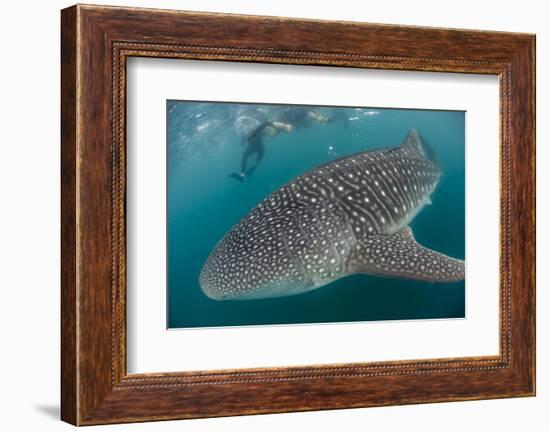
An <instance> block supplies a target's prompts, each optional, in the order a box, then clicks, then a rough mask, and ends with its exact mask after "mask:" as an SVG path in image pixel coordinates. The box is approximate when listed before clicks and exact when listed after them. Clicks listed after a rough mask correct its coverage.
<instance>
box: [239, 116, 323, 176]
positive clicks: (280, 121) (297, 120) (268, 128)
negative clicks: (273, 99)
mask: <svg viewBox="0 0 550 431" xmlns="http://www.w3.org/2000/svg"><path fill="white" fill-rule="evenodd" d="M309 120H313V121H315V122H317V123H328V122H329V121H330V118H329V117H326V116H324V115H323V114H321V113H319V112H317V111H315V110H309V109H307V108H302V107H298V108H295V107H292V108H288V109H286V110H284V111H283V112H282V113H281V115H279V116H278V118H277V120H276V121H265V122H263V123H261V124H260V125H259V126H258V127H256V128H255V129H253V130H252V131H251V132H250V133H249V134H248V136H246V138H244V139H243V144H244V145H246V148H245V149H244V151H243V154H242V157H241V171H240V173H238V174H236V173H232V174H230V175H229V176H230V177H231V178H234V179H236V180H239V181H243V180H244V179H245V178H246V177H248V176H250V175H252V173H253V172H254V171H255V170H256V168H257V167H258V165H259V163H260V161H261V160H262V159H263V157H264V154H265V143H264V140H263V138H264V137H265V136H268V137H271V138H272V137H274V136H275V135H277V134H278V133H279V131H285V132H287V133H290V132H292V131H293V130H295V129H300V128H303V127H307V122H308V121H309ZM253 155H256V163H255V165H254V166H252V167H251V168H247V164H248V158H249V157H251V156H253Z"/></svg>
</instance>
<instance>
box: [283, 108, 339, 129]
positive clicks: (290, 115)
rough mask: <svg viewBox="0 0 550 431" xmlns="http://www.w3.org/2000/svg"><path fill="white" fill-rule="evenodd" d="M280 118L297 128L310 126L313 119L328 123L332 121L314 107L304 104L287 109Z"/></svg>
mask: <svg viewBox="0 0 550 431" xmlns="http://www.w3.org/2000/svg"><path fill="white" fill-rule="evenodd" d="M278 119H279V121H282V122H284V123H287V124H291V125H292V126H293V127H294V128H296V129H302V128H305V127H308V126H309V122H310V121H311V120H312V121H315V122H317V123H328V122H329V121H330V117H327V116H325V115H323V114H321V113H320V112H318V111H316V110H314V109H309V108H306V107H302V106H297V107H291V108H287V109H285V110H284V111H283V112H282V114H281V115H280V116H279V117H278Z"/></svg>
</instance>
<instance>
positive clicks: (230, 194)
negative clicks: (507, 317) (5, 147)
mask: <svg viewBox="0 0 550 431" xmlns="http://www.w3.org/2000/svg"><path fill="white" fill-rule="evenodd" d="M284 109H287V106H285V105H278V106H277V105H251V104H235V103H227V104H225V103H198V102H185V101H168V102H167V119H168V120H167V146H168V151H167V154H168V161H167V163H168V178H167V187H168V198H167V223H168V229H167V252H168V259H167V265H168V267H167V285H168V286H167V289H168V295H167V298H168V300H167V309H168V322H167V326H168V328H192V327H219V326H235V325H239V326H241V325H263V324H292V323H321V322H323V323H328V322H352V321H373V320H404V319H431V318H462V317H465V284H464V281H461V282H453V283H434V282H424V281H414V280H403V279H392V278H381V277H375V276H369V275H363V274H361V275H353V276H349V277H344V278H342V279H339V280H337V281H335V282H333V283H331V284H329V285H327V286H325V287H322V288H319V289H316V290H313V291H311V292H308V293H305V294H302V295H296V296H289V297H281V298H273V299H258V300H249V301H214V300H212V299H209V298H208V297H207V296H206V295H205V294H204V293H203V292H202V291H201V289H200V286H199V273H200V271H201V268H202V266H203V264H204V262H205V261H206V259H207V257H208V255H209V254H210V252H211V251H212V249H213V248H214V247H215V245H216V244H217V242H218V241H219V240H220V239H221V238H222V237H223V235H224V234H225V233H226V232H227V231H229V230H230V229H231V227H232V226H233V225H235V224H236V223H237V222H238V221H239V220H240V219H241V218H242V217H244V216H245V215H246V214H247V213H248V211H250V210H251V209H252V208H253V207H255V206H256V205H257V204H258V203H259V202H260V201H261V200H262V199H264V198H265V197H266V196H267V195H268V194H270V193H271V192H273V191H274V190H276V189H277V188H278V187H280V186H281V185H283V184H285V183H286V182H288V181H290V180H292V179H293V178H294V177H296V176H298V175H300V174H302V173H304V172H306V171H308V170H310V169H313V168H315V167H316V166H318V165H321V164H323V163H326V162H329V161H331V160H334V159H336V158H339V157H342V156H346V155H350V154H353V153H356V152H360V151H368V150H373V149H378V148H391V147H395V146H397V145H399V144H400V143H401V142H402V140H403V139H404V138H405V136H406V134H407V133H408V131H409V130H410V129H412V128H415V129H416V130H417V131H418V132H419V134H420V136H421V138H422V140H423V142H424V143H425V145H426V146H427V148H428V149H429V152H430V154H431V155H432V157H433V158H434V159H435V160H436V161H437V163H438V165H439V167H440V169H441V171H442V172H443V175H442V177H441V179H440V181H439V184H438V186H437V188H436V189H435V191H434V193H433V194H432V196H431V200H432V204H431V205H427V206H425V207H424V208H423V209H422V210H421V211H420V213H419V214H418V215H417V216H416V217H415V218H414V220H413V221H412V222H411V224H410V226H411V228H412V229H413V232H414V235H415V237H416V240H417V241H418V242H419V243H420V244H422V245H423V246H425V247H428V248H431V249H434V250H436V251H439V252H442V253H444V254H447V255H450V256H453V257H457V258H461V259H464V252H465V150H464V148H465V135H464V133H465V113H464V112H462V111H436V110H433V111H432V110H410V109H406V110H405V109H381V108H363V109H355V108H333V107H319V108H315V111H316V112H318V113H320V114H322V115H324V116H326V117H327V118H329V117H330V118H333V119H334V121H332V122H329V123H326V124H320V123H317V122H315V121H306V123H305V124H304V127H302V128H298V127H295V128H294V130H293V131H292V132H291V133H279V134H277V135H276V136H274V137H265V138H264V144H265V156H264V158H263V159H262V161H261V163H260V164H259V166H258V168H257V169H256V170H255V171H254V173H253V175H251V176H250V177H249V178H247V179H246V181H244V182H239V181H236V180H235V179H232V178H230V177H229V175H230V174H231V173H234V172H239V165H240V159H241V155H242V151H243V146H242V145H241V143H242V139H243V136H246V134H247V133H248V132H249V131H250V130H251V129H252V128H253V127H254V125H255V124H258V122H259V121H262V119H265V118H269V119H273V118H275V119H276V118H277V116H278V114H279V112H282V110H284ZM308 109H314V108H308ZM253 160H254V157H252V158H251V159H250V164H253Z"/></svg>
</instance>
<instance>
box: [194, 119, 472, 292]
mask: <svg viewBox="0 0 550 431" xmlns="http://www.w3.org/2000/svg"><path fill="white" fill-rule="evenodd" d="M440 177H441V171H440V169H439V168H438V166H437V164H436V162H434V161H433V160H431V159H430V158H429V157H428V156H427V154H426V151H425V149H424V148H423V145H422V142H421V140H420V137H419V135H418V133H417V131H416V130H415V129H412V130H410V131H409V132H408V134H407V136H406V137H405V139H404V141H403V142H402V143H401V145H399V146H397V147H393V148H386V149H377V150H370V151H364V152H360V153H356V154H353V155H350V156H347V157H343V158H340V159H337V160H334V161H332V162H329V163H327V164H324V165H321V166H318V167H317V168H315V169H313V170H311V171H309V172H307V173H305V174H303V175H300V176H298V177H296V178H295V179H293V180H292V181H290V182H288V183H287V184H285V185H283V186H282V187H280V188H279V189H277V190H276V191H274V192H273V193H271V194H270V195H268V196H267V197H266V198H265V199H264V200H263V201H262V202H260V203H259V204H258V205H257V206H256V207H255V208H253V209H252V210H251V211H250V212H249V213H248V214H247V215H246V216H245V217H244V218H243V219H242V220H240V221H239V222H238V223H237V224H236V225H235V226H234V227H233V228H232V229H231V230H229V232H227V233H226V234H225V236H224V237H223V238H222V239H221V240H220V241H219V242H218V244H217V245H216V246H215V248H214V249H213V251H212V252H211V254H210V255H209V257H208V258H207V260H206V262H205V264H204V266H203V268H202V270H201V273H200V276H199V283H200V287H201V289H202V291H203V292H204V293H205V294H206V295H207V296H208V297H209V298H211V299H214V300H245V299H262V298H275V297H281V296H290V295H297V294H302V293H305V292H308V291H311V290H313V289H317V288H320V287H322V286H326V285H327V284H330V283H332V282H333V281H335V280H338V279H340V278H342V277H345V276H348V275H351V274H358V273H363V274H370V275H375V276H382V277H396V278H404V279H412V280H425V281H430V282H452V281H459V280H462V279H464V273H465V265H464V261H463V260H460V259H456V258H453V257H450V256H446V255H444V254H442V253H439V252H437V251H434V250H430V249H428V248H426V247H423V246H422V245H420V244H418V243H417V242H416V240H415V238H414V235H413V232H412V230H411V228H410V227H409V224H410V222H411V221H412V220H413V219H414V217H415V216H416V215H417V214H418V213H419V212H420V211H421V210H422V208H423V207H424V206H425V205H428V204H430V203H431V201H430V195H431V194H432V193H433V191H434V189H435V188H436V186H437V184H438V182H439V179H440Z"/></svg>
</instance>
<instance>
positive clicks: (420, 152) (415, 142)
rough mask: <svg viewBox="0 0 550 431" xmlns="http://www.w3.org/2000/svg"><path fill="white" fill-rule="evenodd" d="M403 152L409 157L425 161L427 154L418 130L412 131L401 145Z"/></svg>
mask: <svg viewBox="0 0 550 431" xmlns="http://www.w3.org/2000/svg"><path fill="white" fill-rule="evenodd" d="M400 148H401V150H402V151H403V152H404V153H405V154H406V155H407V156H409V157H411V158H414V159H424V158H426V153H425V152H424V149H423V148H422V143H421V142H420V136H418V132H417V131H416V129H411V130H410V131H409V133H408V134H407V137H406V138H405V140H404V141H403V143H402V144H401V147H400Z"/></svg>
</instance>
